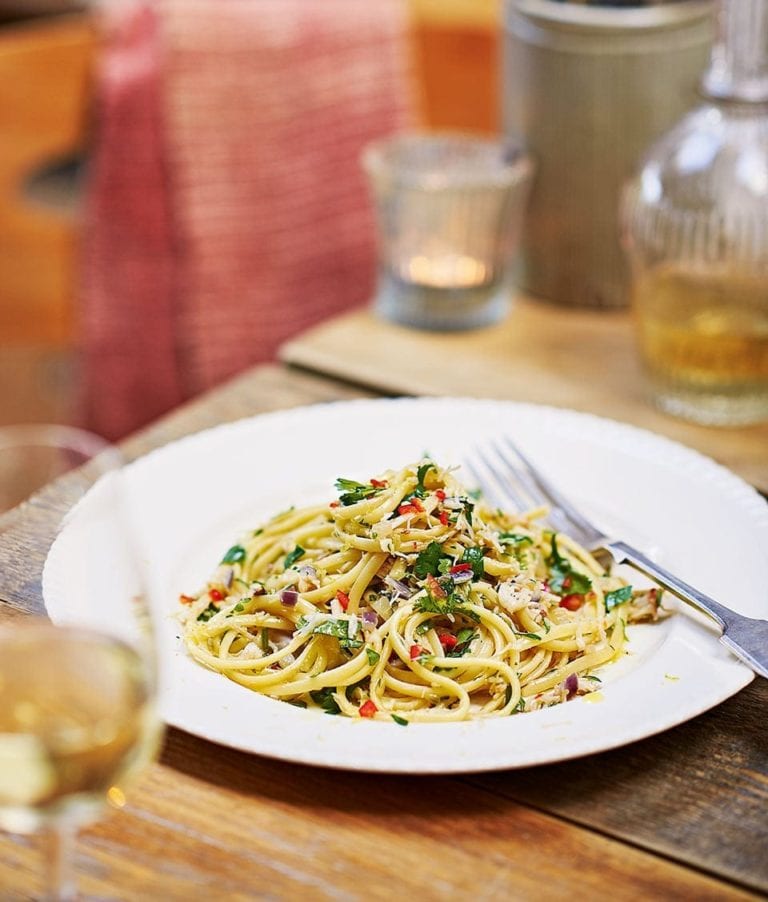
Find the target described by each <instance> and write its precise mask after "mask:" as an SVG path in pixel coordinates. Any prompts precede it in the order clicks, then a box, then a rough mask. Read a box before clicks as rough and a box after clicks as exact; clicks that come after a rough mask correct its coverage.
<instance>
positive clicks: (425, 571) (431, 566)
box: [413, 542, 443, 579]
mask: <svg viewBox="0 0 768 902" xmlns="http://www.w3.org/2000/svg"><path fill="white" fill-rule="evenodd" d="M442 557H443V546H442V545H440V543H439V542H430V543H429V545H427V547H426V548H425V549H424V550H423V551H422V552H421V553H420V554H419V556H418V557H417V558H416V563H415V564H414V565H413V572H414V574H415V575H416V576H417V577H418V578H419V579H424V577H426V576H428V575H430V574H431V575H432V576H437V575H438V574H439V573H440V560H441V558H442Z"/></svg>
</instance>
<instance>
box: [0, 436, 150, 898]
mask: <svg viewBox="0 0 768 902" xmlns="http://www.w3.org/2000/svg"><path fill="white" fill-rule="evenodd" d="M122 464H123V460H122V458H121V455H120V452H119V451H118V450H117V449H116V448H115V447H113V446H110V445H109V444H108V443H106V442H105V441H103V440H102V439H100V438H98V437H97V436H95V435H92V434H90V433H87V432H84V431H82V430H79V429H74V428H70V427H63V426H6V427H0V598H1V599H2V600H3V601H5V602H9V603H10V605H11V606H15V607H21V608H23V609H26V611H27V612H28V613H29V616H22V617H18V616H14V617H13V618H12V620H11V619H10V616H9V609H8V606H7V605H3V604H0V829H5V830H8V831H11V832H17V833H37V832H40V833H42V834H44V835H46V836H47V837H48V839H49V850H48V855H47V856H46V857H47V864H48V867H47V879H48V893H49V896H50V897H51V898H54V899H72V898H74V897H75V881H74V876H73V873H72V856H71V847H72V844H73V842H74V838H75V835H76V831H77V829H78V827H80V826H82V825H83V824H86V823H89V822H92V821H94V820H96V819H98V818H99V817H100V816H102V814H103V813H104V810H105V808H106V807H107V805H108V804H110V803H111V804H112V805H113V806H116V807H122V805H123V804H124V802H125V787H126V784H127V783H128V782H129V781H130V779H131V777H132V776H133V775H135V774H136V773H137V771H138V770H139V769H140V768H141V767H142V766H143V765H144V764H146V763H147V762H148V761H149V760H150V759H151V758H152V756H153V755H154V754H155V752H156V751H157V748H158V745H159V740H160V735H161V729H160V722H159V717H158V714H157V709H156V671H155V657H154V643H153V634H152V626H151V617H150V615H149V611H148V608H147V603H146V596H145V592H144V578H143V573H142V568H141V567H140V565H139V564H140V560H141V558H140V555H139V554H138V552H137V543H136V541H135V540H136V538H137V537H136V533H135V530H134V529H133V527H132V521H131V516H130V510H129V505H128V504H127V496H126V490H125V472H124V470H123V468H122ZM45 614H48V617H46V616H45ZM49 618H50V619H49Z"/></svg>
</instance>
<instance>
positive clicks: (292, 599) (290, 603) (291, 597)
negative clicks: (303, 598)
mask: <svg viewBox="0 0 768 902" xmlns="http://www.w3.org/2000/svg"><path fill="white" fill-rule="evenodd" d="M298 600H299V593H298V592H297V591H296V590H295V589H283V591H282V592H281V593H280V601H282V603H283V604H284V605H286V606H287V607H289V608H292V607H294V606H295V604H296V602H297V601H298Z"/></svg>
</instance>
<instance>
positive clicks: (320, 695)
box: [309, 686, 341, 714]
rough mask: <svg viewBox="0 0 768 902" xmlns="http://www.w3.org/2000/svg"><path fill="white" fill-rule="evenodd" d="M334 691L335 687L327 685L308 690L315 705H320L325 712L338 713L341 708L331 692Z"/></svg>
mask: <svg viewBox="0 0 768 902" xmlns="http://www.w3.org/2000/svg"><path fill="white" fill-rule="evenodd" d="M335 691H336V690H335V689H332V688H331V687H330V686H327V687H326V688H325V689H317V690H315V691H314V692H310V693H309V695H310V698H311V699H312V701H313V702H314V703H315V704H316V705H320V707H321V708H322V709H323V711H325V713H326V714H340V713H341V708H340V707H339V703H338V702H337V701H336V699H335V698H334V694H333V693H334V692H335Z"/></svg>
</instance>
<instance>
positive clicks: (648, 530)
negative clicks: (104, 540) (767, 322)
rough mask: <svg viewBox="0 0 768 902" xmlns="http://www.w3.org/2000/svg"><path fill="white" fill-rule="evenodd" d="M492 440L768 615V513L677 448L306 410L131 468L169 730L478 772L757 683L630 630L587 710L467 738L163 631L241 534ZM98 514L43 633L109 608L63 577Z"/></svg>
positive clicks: (67, 557) (302, 756)
mask: <svg viewBox="0 0 768 902" xmlns="http://www.w3.org/2000/svg"><path fill="white" fill-rule="evenodd" d="M501 430H503V431H505V432H508V433H509V434H510V435H512V436H514V437H515V439H517V440H519V441H520V443H521V444H522V445H523V446H524V447H525V449H526V450H527V451H528V452H529V453H530V455H531V456H532V457H533V458H534V460H536V461H537V462H539V463H540V464H541V466H542V467H543V468H544V469H545V470H546V471H547V472H548V473H549V474H550V475H551V476H552V477H553V478H554V479H555V480H556V481H557V483H558V484H559V485H560V486H561V487H562V488H563V489H565V490H566V491H567V493H568V494H570V496H571V497H572V499H573V500H574V501H575V502H577V503H578V504H580V505H582V506H583V508H584V509H585V510H586V511H587V512H590V513H592V514H593V515H594V516H595V517H596V518H597V519H598V520H601V521H602V522H603V524H605V525H608V526H609V527H610V526H614V527H617V528H619V529H620V530H621V532H622V534H623V537H624V538H626V539H627V540H630V541H634V542H635V543H636V544H638V545H640V546H641V547H643V548H644V549H645V550H646V551H648V552H649V553H651V554H652V555H655V556H656V557H657V558H658V559H659V560H660V562H662V563H664V564H665V565H666V566H667V567H669V568H670V569H672V570H673V571H675V572H676V573H678V574H679V575H680V576H681V577H682V578H683V579H685V580H687V581H689V582H691V583H693V584H694V585H696V586H698V587H700V588H701V589H703V590H704V591H705V592H708V593H710V594H711V595H713V596H715V597H716V598H719V599H720V600H721V601H723V602H724V603H725V604H727V605H729V606H731V607H733V608H735V609H737V610H739V611H741V612H743V613H745V614H749V615H752V616H757V617H766V616H768V593H766V591H765V587H766V585H768V556H766V553H765V549H766V548H768V505H766V504H765V502H764V501H763V500H762V499H761V498H760V497H759V496H758V495H757V493H756V492H754V491H753V490H752V489H751V488H750V487H749V486H747V485H746V484H745V483H743V482H742V481H741V480H740V479H738V478H737V477H736V476H734V475H733V474H732V473H730V472H728V471H727V470H725V469H723V468H722V467H720V466H718V465H717V464H715V463H713V462H712V461H711V460H709V459H707V458H704V457H702V456H701V455H699V454H697V453H696V452H694V451H691V450H689V449H687V448H684V447H682V446H681V445H678V444H675V443H673V442H670V441H668V440H666V439H663V438H660V437H658V436H655V435H652V434H650V433H648V432H644V431H641V430H638V429H634V428H632V427H629V426H624V425H621V424H619V423H615V422H611V421H609V420H602V419H598V418H596V417H592V416H588V415H585V414H579V413H575V412H572V411H564V410H557V409H554V408H546V407H538V406H532V405H524V404H513V403H506V402H497V401H478V400H469V399H421V400H409V399H403V400H395V401H390V400H377V401H356V402H345V403H337V404H327V405H319V406H315V407H305V408H300V409H296V410H290V411H285V412H280V413H275V414H268V415H264V416H258V417H254V418H253V419H249V420H243V421H240V422H238V423H234V424H231V425H225V426H220V427H217V428H215V429H211V430H209V431H207V432H202V433H199V434H197V435H193V436H190V437H188V438H185V439H183V440H181V441H178V442H175V443H173V444H170V445H167V446H166V447H164V448H161V449H159V450H157V451H154V452H152V453H151V454H149V455H147V456H146V457H144V458H142V459H140V460H138V461H136V462H135V463H133V464H132V465H131V466H130V467H129V468H128V481H129V486H130V501H131V516H132V517H133V518H135V523H136V524H137V525H138V526H140V536H141V542H142V548H143V551H144V554H145V556H146V559H147V561H148V563H149V571H150V589H151V594H152V597H153V599H154V601H153V606H154V614H155V617H156V622H157V628H158V633H159V647H160V660H161V708H162V712H163V714H164V717H165V719H166V720H167V722H168V723H169V724H172V725H174V726H177V727H180V728H182V729H184V730H187V731H189V732H190V733H194V734H197V735H198V736H203V737H206V738H208V739H211V740H214V741H216V742H220V743H223V744H225V745H230V746H234V747H236V748H240V749H245V750H247V751H251V752H257V753H259V754H262V755H270V756H273V757H276V758H283V759H286V760H290V761H297V762H304V763H307V764H317V765H324V766H330V767H340V768H350V769H355V770H371V771H389V772H408V773H449V772H456V771H481V770H491V769H497V768H511V767H523V766H527V765H531V764H541V763H544V762H550V761H557V760H562V759H566V758H573V757H576V756H579V755H584V754H588V753H591V752H598V751H602V750H604V749H609V748H613V747H615V746H619V745H622V744H624V743H627V742H631V741H633V740H636V739H640V738H642V737H644V736H649V735H651V734H653V733H657V732H659V731H661V730H665V729H667V728H668V727H672V726H674V725H675V724H678V723H681V722H683V721H685V720H688V719H689V718H691V717H694V716H695V715H697V714H699V713H701V712H703V711H706V710H707V709H709V708H711V707H713V706H714V705H716V704H718V703H719V702H721V701H723V700H724V699H726V698H728V697H729V696H731V695H733V694H734V693H735V692H737V691H738V690H739V689H741V688H742V687H743V686H745V685H746V684H747V683H749V682H750V680H751V679H752V673H751V671H750V670H749V669H748V668H747V667H745V666H744V665H743V664H741V663H740V662H739V661H737V660H736V659H735V658H733V657H732V656H731V655H730V654H729V652H728V651H727V650H726V649H725V648H724V647H723V646H722V645H721V644H720V643H719V642H718V641H717V636H716V634H715V633H714V632H713V631H712V630H711V629H710V628H709V627H708V626H707V625H706V624H702V622H701V621H699V620H697V619H694V618H693V617H691V616H689V615H688V614H687V613H677V614H675V616H673V617H671V618H669V619H668V620H667V621H665V622H663V623H659V624H654V625H648V626H636V627H633V628H632V629H631V630H630V649H631V651H632V654H631V655H629V656H627V657H626V658H625V659H624V660H623V661H622V662H620V663H618V664H616V665H613V666H611V667H608V668H605V669H604V682H605V685H604V688H603V689H602V692H601V693H600V696H598V699H599V700H598V701H594V700H591V701H588V700H587V698H580V699H575V700H573V701H570V702H567V703H566V704H563V705H558V706H556V707H553V708H546V709H544V710H541V711H535V712H531V713H527V714H520V715H516V716H512V717H507V718H503V719H502V718H499V719H488V720H483V721H475V722H469V723H459V724H411V725H409V726H408V727H401V726H399V725H397V724H395V723H386V722H372V721H364V720H353V719H347V718H343V717H331V716H328V715H326V714H323V713H321V712H318V711H311V710H302V709H300V708H296V707H293V706H291V705H288V704H286V703H284V702H279V701H274V700H271V699H268V698H264V697H262V696H259V695H257V694H256V693H253V692H251V691H249V690H248V689H246V688H244V687H242V686H239V685H237V684H235V683H232V682H230V681H229V680H227V679H225V678H224V677H222V676H220V675H219V674H215V673H212V672H209V671H207V670H205V669H204V668H202V667H201V666H199V665H198V664H196V663H194V662H193V661H192V660H191V659H190V658H188V657H187V655H186V654H185V651H184V649H183V646H182V644H181V643H180V641H179V639H178V635H179V631H178V628H177V623H176V621H175V619H174V618H175V614H176V612H177V610H178V601H177V600H178V596H179V593H181V592H192V591H194V590H195V589H197V588H198V587H199V586H200V585H201V583H202V582H203V581H204V580H205V579H206V577H207V575H208V574H209V573H210V572H211V571H212V570H213V569H214V568H215V566H216V564H217V562H218V560H219V559H220V557H221V554H222V552H223V551H224V550H225V549H226V548H227V547H229V545H231V544H232V542H233V541H235V540H236V539H237V538H238V536H239V534H240V533H241V532H242V531H243V530H245V529H248V528H253V527H255V526H256V525H258V524H259V522H260V521H261V520H263V519H265V518H267V517H269V516H271V515H272V514H274V513H276V512H278V511H280V510H283V509H285V508H286V507H288V506H290V505H291V504H298V505H301V504H305V503H307V502H310V501H318V500H323V499H329V500H330V499H332V498H333V497H334V490H333V482H334V480H335V478H336V477H338V476H347V477H350V478H353V479H361V480H364V479H368V478H369V477H371V476H373V475H375V474H376V473H379V472H380V471H382V470H384V469H387V468H390V467H391V468H397V467H400V466H402V465H405V464H406V463H409V462H412V461H414V460H416V459H418V458H419V457H420V456H421V455H422V454H423V453H424V452H425V451H428V452H429V453H430V454H432V455H433V456H434V457H435V459H437V460H438V461H439V462H441V463H443V464H446V463H448V462H450V463H458V462H460V460H461V459H462V457H463V455H464V454H465V453H466V452H468V451H469V449H470V448H471V447H472V446H473V445H474V444H476V443H478V442H481V441H482V440H483V438H484V437H490V436H492V435H494V434H497V433H498V432H499V431H501ZM91 507H93V505H89V503H88V498H86V499H85V502H84V503H82V504H81V505H80V507H79V508H78V509H77V510H76V511H75V516H74V517H73V518H72V520H71V522H70V524H69V526H68V527H67V529H66V530H65V531H64V533H62V535H61V536H60V538H59V540H57V542H56V543H55V545H54V546H53V548H52V550H51V554H50V555H49V559H48V561H47V565H46V569H45V574H44V595H45V600H46V604H47V606H48V610H49V612H50V614H51V616H52V617H53V619H54V620H65V619H71V618H72V615H73V612H75V611H78V610H80V609H81V608H82V606H83V604H85V607H86V608H87V607H88V606H89V604H90V606H91V608H92V609H93V610H96V609H97V608H99V606H103V605H104V603H105V602H104V599H103V598H90V599H83V598H78V594H79V593H78V592H77V591H76V589H75V588H74V587H75V586H76V585H77V581H76V580H75V579H73V578H72V575H73V573H74V571H75V569H76V568H78V567H83V566H85V565H86V564H87V563H88V562H89V561H90V562H91V565H92V561H93V554H92V548H91V546H90V544H89V543H88V542H86V541H85V540H84V539H82V538H81V537H80V536H82V535H83V534H84V531H83V530H82V529H81V530H80V531H79V532H78V530H77V528H76V527H77V524H78V522H80V523H82V522H83V521H84V520H87V518H89V516H93V515H92V512H91V511H90V508H91ZM102 554H104V552H103V551H102ZM108 557H109V555H108V552H107V553H106V561H105V562H104V565H105V566H108V565H109V560H108ZM634 581H635V584H637V579H636V577H635V578H634Z"/></svg>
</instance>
